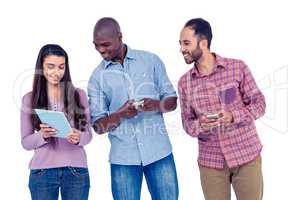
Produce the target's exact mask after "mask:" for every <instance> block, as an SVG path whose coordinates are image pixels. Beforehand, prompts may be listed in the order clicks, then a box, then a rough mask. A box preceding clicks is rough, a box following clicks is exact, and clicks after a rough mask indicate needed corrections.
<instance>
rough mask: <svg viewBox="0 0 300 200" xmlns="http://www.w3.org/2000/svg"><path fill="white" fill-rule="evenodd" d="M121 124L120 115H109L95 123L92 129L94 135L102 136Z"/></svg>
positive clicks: (118, 113) (116, 113)
mask: <svg viewBox="0 0 300 200" xmlns="http://www.w3.org/2000/svg"><path fill="white" fill-rule="evenodd" d="M120 123H121V113H120V112H115V113H112V114H111V115H109V116H107V117H104V118H100V119H98V120H96V121H95V123H94V125H93V128H94V130H95V132H96V133H98V134H103V133H106V132H109V131H111V130H113V129H115V128H117V127H118V126H119V125H120Z"/></svg>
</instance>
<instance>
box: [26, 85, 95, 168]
mask: <svg viewBox="0 0 300 200" xmlns="http://www.w3.org/2000/svg"><path fill="white" fill-rule="evenodd" d="M77 91H78V92H79V96H80V101H81V103H82V105H83V106H84V107H85V115H86V117H87V119H88V125H87V128H86V131H85V132H81V135H80V142H79V144H78V145H74V144H71V143H69V142H68V141H67V140H66V139H63V138H57V143H56V145H55V147H54V146H53V145H52V144H50V143H49V142H48V141H46V140H44V138H43V137H42V134H41V133H40V132H37V131H34V128H33V126H32V122H31V112H32V109H31V92H30V93H27V94H26V95H24V97H23V99H22V108H21V137H22V145H23V148H24V149H26V150H34V155H33V158H32V159H31V161H30V164H29V168H30V169H46V168H55V167H66V166H70V167H84V168H87V158H86V153H85V151H84V148H83V146H84V145H86V144H88V143H89V142H90V141H91V139H92V133H91V128H90V125H89V124H90V113H89V107H88V101H87V97H86V94H85V92H84V91H83V90H81V89H77ZM62 109H63V108H61V109H59V111H62ZM70 124H71V126H72V125H73V124H74V123H73V121H70Z"/></svg>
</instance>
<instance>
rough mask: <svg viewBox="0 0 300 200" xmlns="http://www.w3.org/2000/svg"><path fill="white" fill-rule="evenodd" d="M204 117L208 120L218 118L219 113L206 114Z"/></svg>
mask: <svg viewBox="0 0 300 200" xmlns="http://www.w3.org/2000/svg"><path fill="white" fill-rule="evenodd" d="M206 117H207V119H209V120H217V119H219V118H220V115H219V114H207V115H206Z"/></svg>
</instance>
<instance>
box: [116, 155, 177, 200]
mask: <svg viewBox="0 0 300 200" xmlns="http://www.w3.org/2000/svg"><path fill="white" fill-rule="evenodd" d="M143 174H144V175H145V178H146V182H147V186H148V189H149V192H150V194H151V197H152V200H177V199H178V193H179V192H178V181H177V174H176V168H175V163H174V158H173V155H172V154H171V155H169V156H167V157H165V158H163V159H161V160H158V161H156V162H154V163H152V164H150V165H147V166H142V165H138V166H137V165H129V166H128V165H116V164H111V184H112V194H113V198H114V200H139V199H140V196H141V187H142V181H143Z"/></svg>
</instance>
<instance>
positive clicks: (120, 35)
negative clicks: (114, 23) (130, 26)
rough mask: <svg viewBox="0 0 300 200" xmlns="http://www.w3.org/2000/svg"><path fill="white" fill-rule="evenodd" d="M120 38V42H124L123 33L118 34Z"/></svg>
mask: <svg viewBox="0 0 300 200" xmlns="http://www.w3.org/2000/svg"><path fill="white" fill-rule="evenodd" d="M118 38H119V40H120V41H122V39H123V35H122V33H121V32H118Z"/></svg>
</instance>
